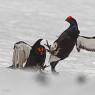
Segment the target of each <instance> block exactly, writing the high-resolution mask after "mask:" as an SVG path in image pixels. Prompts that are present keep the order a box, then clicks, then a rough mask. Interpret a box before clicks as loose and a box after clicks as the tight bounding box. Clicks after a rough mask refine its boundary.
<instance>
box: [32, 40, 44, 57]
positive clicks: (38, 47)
mask: <svg viewBox="0 0 95 95" xmlns="http://www.w3.org/2000/svg"><path fill="white" fill-rule="evenodd" d="M42 40H43V39H39V40H37V41H36V43H35V44H34V45H33V47H32V49H33V50H34V52H35V53H37V54H40V55H42V54H44V53H45V47H44V46H43V45H41V44H40V43H41V41H42Z"/></svg>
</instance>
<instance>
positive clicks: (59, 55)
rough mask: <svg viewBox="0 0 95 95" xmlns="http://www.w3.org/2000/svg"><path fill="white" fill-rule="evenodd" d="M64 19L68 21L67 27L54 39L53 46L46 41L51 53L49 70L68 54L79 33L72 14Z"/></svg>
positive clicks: (53, 68)
mask: <svg viewBox="0 0 95 95" xmlns="http://www.w3.org/2000/svg"><path fill="white" fill-rule="evenodd" d="M65 21H67V22H68V23H70V26H69V28H68V29H67V30H65V31H64V32H63V33H62V34H61V35H60V36H59V38H58V39H57V40H56V41H54V43H53V46H49V44H48V43H47V46H48V47H49V52H50V54H51V55H50V59H49V61H50V65H51V70H52V71H54V72H55V66H56V65H57V64H58V62H59V61H60V60H63V59H65V58H66V57H68V56H69V54H70V53H71V51H72V50H73V48H74V46H75V44H76V41H77V38H78V36H79V33H80V32H79V30H78V24H77V22H76V20H75V19H74V18H73V17H72V16H68V17H67V18H66V20H65Z"/></svg>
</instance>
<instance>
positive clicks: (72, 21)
mask: <svg viewBox="0 0 95 95" xmlns="http://www.w3.org/2000/svg"><path fill="white" fill-rule="evenodd" d="M65 21H67V22H69V23H70V25H75V24H77V22H76V20H75V19H74V18H73V17H72V16H68V17H67V18H66V19H65Z"/></svg>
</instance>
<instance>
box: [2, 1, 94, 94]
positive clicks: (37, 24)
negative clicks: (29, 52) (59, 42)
mask: <svg viewBox="0 0 95 95" xmlns="http://www.w3.org/2000/svg"><path fill="white" fill-rule="evenodd" d="M69 15H71V16H73V17H74V18H75V19H76V20H77V22H78V25H79V30H80V33H81V34H80V35H84V36H95V1H94V0H0V95H95V91H94V90H95V85H94V84H95V53H94V52H93V53H92V52H87V51H84V50H81V52H80V53H78V52H77V50H76V48H75V49H74V50H73V51H72V53H71V54H70V56H69V57H68V58H67V59H65V60H64V61H60V62H59V64H58V65H57V66H56V70H57V71H58V72H59V74H58V75H54V74H52V73H51V71H50V67H48V68H47V69H46V70H45V71H44V73H40V72H38V71H37V72H33V71H24V70H19V69H16V70H11V69H8V68H6V67H8V66H10V65H11V64H12V61H11V60H12V52H13V46H14V43H15V42H17V41H21V40H22V41H25V42H27V43H29V44H30V45H33V43H35V41H36V40H37V39H39V38H43V39H45V40H46V39H47V40H48V41H49V42H50V43H51V44H52V43H53V41H54V40H55V39H57V37H58V36H59V35H60V34H61V33H62V32H63V31H64V30H65V29H66V28H67V27H68V26H69V24H68V23H67V22H65V18H66V17H67V16H69ZM44 42H45V41H44ZM48 58H49V54H47V59H46V64H47V65H49V62H48Z"/></svg>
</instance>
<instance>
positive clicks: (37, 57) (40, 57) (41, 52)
mask: <svg viewBox="0 0 95 95" xmlns="http://www.w3.org/2000/svg"><path fill="white" fill-rule="evenodd" d="M42 40H43V39H39V40H37V41H36V43H35V44H34V45H33V46H32V49H31V50H30V55H29V58H28V59H27V62H26V65H25V68H27V67H28V68H31V67H34V66H39V67H40V69H44V63H45V59H46V49H45V47H44V46H43V45H41V44H40V42H41V41H42Z"/></svg>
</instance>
